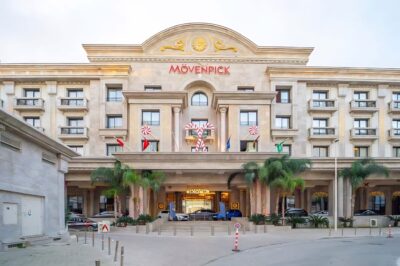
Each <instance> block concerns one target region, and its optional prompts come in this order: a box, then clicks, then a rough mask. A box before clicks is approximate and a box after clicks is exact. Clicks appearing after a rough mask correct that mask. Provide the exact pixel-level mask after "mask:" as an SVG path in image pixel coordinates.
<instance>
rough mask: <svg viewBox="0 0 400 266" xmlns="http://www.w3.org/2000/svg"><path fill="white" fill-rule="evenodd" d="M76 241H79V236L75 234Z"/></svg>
mask: <svg viewBox="0 0 400 266" xmlns="http://www.w3.org/2000/svg"><path fill="white" fill-rule="evenodd" d="M76 243H79V236H78V235H76Z"/></svg>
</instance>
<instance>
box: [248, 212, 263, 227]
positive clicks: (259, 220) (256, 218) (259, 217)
mask: <svg viewBox="0 0 400 266" xmlns="http://www.w3.org/2000/svg"><path fill="white" fill-rule="evenodd" d="M249 221H250V222H253V223H254V224H256V225H259V224H265V215H264V214H260V213H259V214H253V215H251V216H250V219H249Z"/></svg>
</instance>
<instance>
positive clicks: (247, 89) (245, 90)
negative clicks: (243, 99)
mask: <svg viewBox="0 0 400 266" xmlns="http://www.w3.org/2000/svg"><path fill="white" fill-rule="evenodd" d="M237 90H238V91H240V92H253V91H254V87H244V86H243V87H238V88H237Z"/></svg>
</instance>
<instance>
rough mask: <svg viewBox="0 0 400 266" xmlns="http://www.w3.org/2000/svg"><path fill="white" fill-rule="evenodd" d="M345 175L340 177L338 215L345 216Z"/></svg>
mask: <svg viewBox="0 0 400 266" xmlns="http://www.w3.org/2000/svg"><path fill="white" fill-rule="evenodd" d="M343 197H344V193H343V177H338V217H343Z"/></svg>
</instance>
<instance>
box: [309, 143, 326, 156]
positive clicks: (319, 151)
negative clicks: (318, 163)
mask: <svg viewBox="0 0 400 266" xmlns="http://www.w3.org/2000/svg"><path fill="white" fill-rule="evenodd" d="M313 156H314V157H328V147H327V146H314V147H313Z"/></svg>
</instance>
